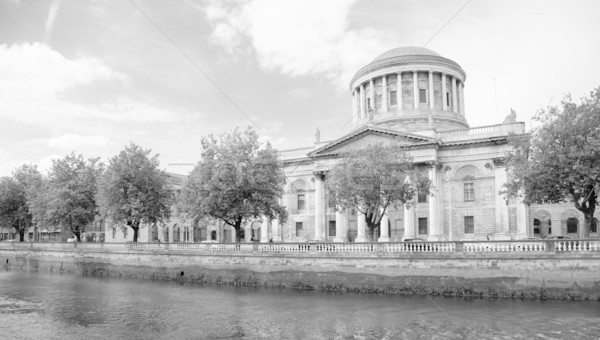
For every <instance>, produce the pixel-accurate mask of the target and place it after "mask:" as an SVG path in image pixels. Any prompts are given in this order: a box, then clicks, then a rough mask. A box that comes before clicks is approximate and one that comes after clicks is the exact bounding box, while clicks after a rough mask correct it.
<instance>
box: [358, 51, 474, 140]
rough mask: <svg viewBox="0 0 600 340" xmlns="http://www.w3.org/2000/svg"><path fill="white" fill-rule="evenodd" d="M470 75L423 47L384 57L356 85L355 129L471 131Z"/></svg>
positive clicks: (362, 71)
mask: <svg viewBox="0 0 600 340" xmlns="http://www.w3.org/2000/svg"><path fill="white" fill-rule="evenodd" d="M465 79H466V74H465V71H464V70H463V69H462V68H461V67H460V65H458V64H457V63H456V62H454V61H452V60H450V59H448V58H445V57H443V56H441V55H440V54H438V53H436V52H434V51H432V50H429V49H426V48H422V47H416V46H407V47H398V48H394V49H391V50H389V51H387V52H385V53H382V54H380V55H379V56H378V57H377V58H375V59H373V61H371V62H370V63H369V64H367V65H365V66H364V67H362V68H361V69H360V70H358V72H356V74H355V75H354V77H353V78H352V80H351V81H350V91H352V97H353V103H352V107H353V112H352V113H353V122H354V126H355V127H357V128H358V127H360V126H362V125H364V124H374V125H380V126H386V127H389V128H392V129H402V130H406V131H410V132H415V131H425V130H430V129H435V130H437V131H444V130H453V129H459V128H466V127H468V126H469V125H468V124H467V120H466V118H465V109H464V96H463V93H464V82H465Z"/></svg>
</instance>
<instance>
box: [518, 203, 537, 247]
mask: <svg viewBox="0 0 600 340" xmlns="http://www.w3.org/2000/svg"><path fill="white" fill-rule="evenodd" d="M531 236H533V235H531ZM526 237H528V235H527V206H526V205H525V204H524V203H523V200H522V199H517V235H516V236H515V238H516V239H517V240H520V239H524V238H526Z"/></svg>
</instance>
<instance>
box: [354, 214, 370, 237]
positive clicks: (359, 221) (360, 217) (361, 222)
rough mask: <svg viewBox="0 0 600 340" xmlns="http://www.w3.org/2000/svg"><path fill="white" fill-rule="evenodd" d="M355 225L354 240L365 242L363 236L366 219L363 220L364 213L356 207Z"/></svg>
mask: <svg viewBox="0 0 600 340" xmlns="http://www.w3.org/2000/svg"><path fill="white" fill-rule="evenodd" d="M356 227H357V235H356V240H354V242H367V238H366V237H365V232H366V229H367V221H365V214H363V213H362V212H360V211H359V210H358V209H356Z"/></svg>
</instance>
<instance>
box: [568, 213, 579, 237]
mask: <svg viewBox="0 0 600 340" xmlns="http://www.w3.org/2000/svg"><path fill="white" fill-rule="evenodd" d="M578 225H579V221H578V220H577V219H576V218H574V217H569V218H568V219H567V233H569V234H570V233H577V226H578Z"/></svg>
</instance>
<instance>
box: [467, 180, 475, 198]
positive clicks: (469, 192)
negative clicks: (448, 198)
mask: <svg viewBox="0 0 600 340" xmlns="http://www.w3.org/2000/svg"><path fill="white" fill-rule="evenodd" d="M474 200H475V187H474V186H473V183H465V202H467V201H474Z"/></svg>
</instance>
